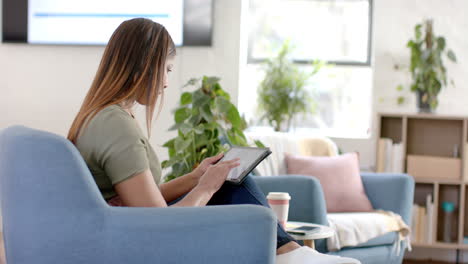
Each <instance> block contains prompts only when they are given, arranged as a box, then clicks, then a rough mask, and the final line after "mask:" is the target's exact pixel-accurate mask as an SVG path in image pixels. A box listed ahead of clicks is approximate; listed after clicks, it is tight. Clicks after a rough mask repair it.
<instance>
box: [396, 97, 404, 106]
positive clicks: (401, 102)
mask: <svg viewBox="0 0 468 264" xmlns="http://www.w3.org/2000/svg"><path fill="white" fill-rule="evenodd" d="M397 103H398V105H402V104H403V103H405V97H403V96H399V97H398V99H397Z"/></svg>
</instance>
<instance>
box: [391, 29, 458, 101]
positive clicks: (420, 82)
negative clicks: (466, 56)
mask: <svg viewBox="0 0 468 264" xmlns="http://www.w3.org/2000/svg"><path fill="white" fill-rule="evenodd" d="M423 29H424V30H425V34H424V36H423V32H422V30H423ZM407 47H408V48H409V49H410V51H411V58H410V67H409V71H410V73H411V77H412V80H413V82H412V84H411V87H410V89H411V91H412V92H418V93H420V94H421V98H422V102H423V103H428V104H429V105H430V107H431V109H435V108H436V107H437V105H438V100H437V96H438V94H439V92H440V91H441V89H442V88H443V87H445V86H447V69H446V68H445V66H444V63H443V57H444V56H445V57H446V58H448V59H449V60H450V61H452V62H456V61H457V58H456V56H455V53H454V52H453V51H452V50H450V49H449V50H448V51H445V50H446V40H445V38H444V37H440V36H436V35H435V34H434V32H433V21H432V20H426V21H425V22H424V25H423V24H418V25H416V26H415V28H414V39H411V40H409V41H408V43H407ZM452 83H453V82H452ZM397 89H398V88H397ZM399 101H400V99H399Z"/></svg>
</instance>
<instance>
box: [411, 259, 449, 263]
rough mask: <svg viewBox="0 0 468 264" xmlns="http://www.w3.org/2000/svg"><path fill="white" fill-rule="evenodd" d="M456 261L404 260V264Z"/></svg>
mask: <svg viewBox="0 0 468 264" xmlns="http://www.w3.org/2000/svg"><path fill="white" fill-rule="evenodd" d="M452 263H454V262H444V261H432V260H406V259H405V260H403V264H452Z"/></svg>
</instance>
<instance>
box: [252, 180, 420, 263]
mask: <svg viewBox="0 0 468 264" xmlns="http://www.w3.org/2000/svg"><path fill="white" fill-rule="evenodd" d="M255 180H256V182H257V183H258V184H259V186H260V188H261V189H262V190H263V192H264V193H265V194H267V193H268V192H288V193H289V194H290V195H291V197H292V200H291V203H290V212H289V220H292V221H301V222H311V223H317V224H322V225H328V222H327V210H326V204H325V199H324V196H323V192H322V188H321V185H320V182H319V181H318V180H317V179H316V178H313V177H309V176H299V175H287V176H274V177H255ZM362 181H363V184H364V188H365V190H366V193H367V196H368V197H369V199H370V201H371V203H372V206H373V207H374V208H377V209H383V210H388V211H392V212H394V213H397V214H399V215H401V216H402V218H403V220H404V221H405V222H406V223H407V224H408V225H409V223H410V219H411V208H412V205H413V194H414V180H413V178H412V177H410V176H408V175H406V174H372V173H364V174H362ZM396 239H397V234H396V233H395V232H394V233H389V234H386V235H383V236H380V237H377V238H375V239H372V240H370V241H368V242H366V243H364V244H362V245H358V246H356V247H352V248H345V249H342V250H341V251H338V252H328V250H327V248H326V241H325V240H320V241H316V244H315V245H316V248H317V250H318V251H320V252H322V253H328V254H333V255H339V256H343V257H351V258H355V259H358V260H360V261H361V263H362V264H380V263H382V264H400V263H401V262H402V260H403V255H404V253H403V252H404V249H405V248H406V245H404V246H403V247H402V249H403V250H402V252H401V253H400V255H399V256H397V255H396V251H395V250H394V248H393V247H394V243H395V241H396Z"/></svg>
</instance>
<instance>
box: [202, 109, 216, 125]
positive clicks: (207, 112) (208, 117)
mask: <svg viewBox="0 0 468 264" xmlns="http://www.w3.org/2000/svg"><path fill="white" fill-rule="evenodd" d="M200 114H201V116H202V117H203V118H204V119H205V120H206V121H207V122H213V120H214V119H213V113H211V110H210V106H209V105H205V106H203V107H202V108H200Z"/></svg>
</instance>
